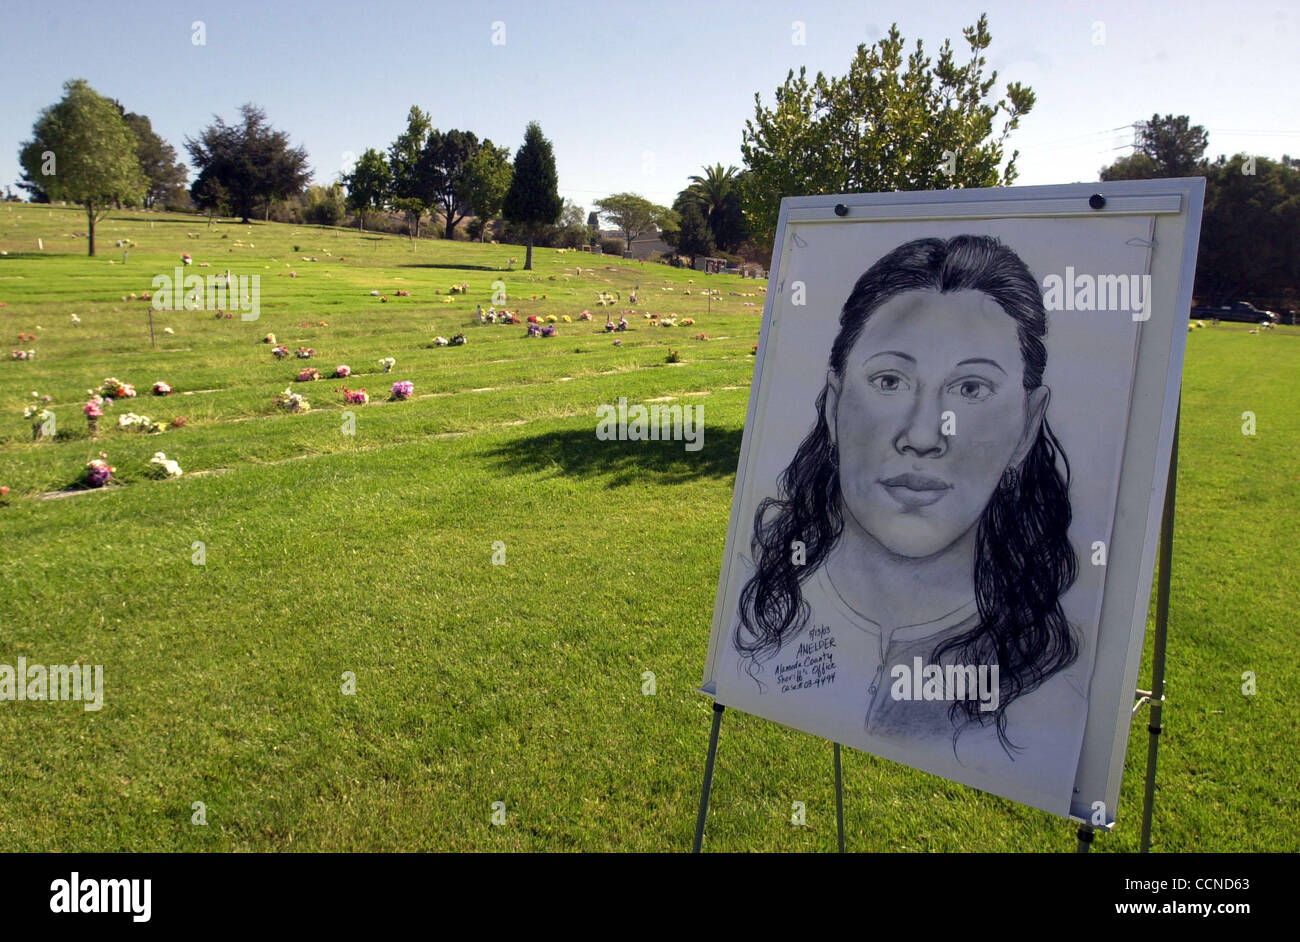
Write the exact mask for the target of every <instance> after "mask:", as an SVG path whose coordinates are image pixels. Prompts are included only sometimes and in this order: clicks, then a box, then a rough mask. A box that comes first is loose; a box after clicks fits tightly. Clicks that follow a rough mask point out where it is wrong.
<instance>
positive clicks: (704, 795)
mask: <svg viewBox="0 0 1300 942" xmlns="http://www.w3.org/2000/svg"><path fill="white" fill-rule="evenodd" d="M725 709H726V707H725V706H723V705H722V704H721V703H718V702H717V701H716V700H715V701H713V729H712V731H711V732H710V733H709V755H708V758H707V759H705V760H704V787H703V788H702V789H701V790H700V814H699V817H697V818H696V819H695V847H694V848H693V849H692V850H691V853H693V854H698V853H699V852H700V846H701V845H702V844H703V843H704V822H705V820H706V819H707V818H708V816H709V792H710V791H712V789H713V760H714V759H715V758H716V757H717V755H718V730H719V729H720V728H721V726H722V712H723V711H724V710H725Z"/></svg>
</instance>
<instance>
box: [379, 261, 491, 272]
mask: <svg viewBox="0 0 1300 942" xmlns="http://www.w3.org/2000/svg"><path fill="white" fill-rule="evenodd" d="M395 267H397V268H446V269H448V270H449V271H501V272H503V271H505V269H504V268H495V267H493V266H491V265H451V264H447V263H442V262H405V263H403V264H401V265H397V266H395Z"/></svg>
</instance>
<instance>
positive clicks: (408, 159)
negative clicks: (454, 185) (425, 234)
mask: <svg viewBox="0 0 1300 942" xmlns="http://www.w3.org/2000/svg"><path fill="white" fill-rule="evenodd" d="M432 131H433V123H432V122H431V121H430V120H429V116H428V115H427V114H425V113H424V112H423V111H421V110H420V109H419V108H417V107H416V106H415V105H412V106H411V110H410V112H409V113H408V114H407V116H406V130H405V131H403V132H402V133H401V134H399V135H398V136H397V140H395V141H393V143H392V144H390V145H388V167H389V170H390V171H391V172H392V175H393V190H392V204H393V208H394V209H396V210H398V211H400V212H402V213H403V214H405V216H406V226H407V232H408V234H409V235H410V236H411V238H413V239H418V238H419V237H420V217H421V216H423V215H424V214H425V213H427V212H428V211H429V208H430V207H431V206H432V205H433V203H434V200H435V199H436V198H437V194H436V193H434V191H433V187H432V186H431V185H430V182H429V179H428V177H427V176H426V175H425V174H424V170H425V167H422V166H421V161H420V158H421V156H422V155H423V154H424V147H425V144H426V143H427V142H428V140H429V135H430V133H432Z"/></svg>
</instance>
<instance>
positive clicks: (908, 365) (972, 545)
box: [730, 234, 1086, 760]
mask: <svg viewBox="0 0 1300 942" xmlns="http://www.w3.org/2000/svg"><path fill="white" fill-rule="evenodd" d="M834 303H838V300H837V301H836V302H834ZM1047 330H1048V322H1047V313H1046V311H1045V309H1044V304H1043V296H1042V290H1041V288H1040V286H1039V284H1038V282H1037V280H1036V279H1035V277H1034V275H1033V274H1032V273H1031V272H1030V270H1029V268H1028V267H1027V266H1026V265H1025V263H1024V262H1023V261H1022V260H1021V258H1020V257H1019V256H1018V255H1017V254H1016V252H1014V251H1012V249H1010V248H1008V247H1007V246H1006V245H1005V244H1003V243H1002V242H1001V241H1000V240H999V239H997V238H995V237H993V236H988V235H970V234H965V235H956V236H954V237H952V238H947V239H941V238H919V239H914V240H912V241H908V242H906V243H904V244H901V245H898V246H897V247H896V248H894V249H893V250H892V251H889V252H888V253H887V254H885V255H884V257H882V258H880V259H879V261H877V262H875V263H874V264H872V265H871V266H870V267H869V268H867V270H866V271H865V272H863V274H862V275H861V276H860V277H859V278H858V279H857V282H856V284H855V285H854V287H853V289H852V291H851V293H850V294H849V295H848V298H847V300H844V301H843V307H842V308H841V309H840V314H839V328H838V331H837V333H836V335H835V339H834V342H833V344H832V346H831V349H830V354H829V359H828V362H827V369H826V373H825V381H824V383H822V384H821V386H820V393H819V394H818V395H817V397H816V401H815V403H809V410H808V418H809V430H808V431H807V433H806V435H805V436H804V437H803V440H802V442H801V443H800V444H799V446H798V448H797V450H795V452H794V454H793V457H792V458H791V459H790V460H789V463H788V465H786V467H785V470H784V472H783V473H782V474H781V475H780V477H779V480H778V484H777V493H776V494H775V495H769V496H767V497H765V498H764V499H763V500H762V501H761V502H759V503H758V505H757V511H756V513H755V515H754V521H753V530H752V536H751V539H750V544H749V549H750V552H749V558H748V560H747V565H748V567H749V568H748V573H747V578H746V580H745V581H744V584H743V588H742V589H741V591H740V596H739V604H738V610H737V611H736V612H735V618H734V622H733V625H734V628H733V630H732V632H731V639H730V640H731V646H732V648H733V649H734V651H735V653H736V655H737V656H738V665H739V668H740V669H741V670H743V672H744V673H745V674H747V675H748V677H749V678H750V679H752V681H753V683H754V684H757V685H758V687H759V689H761V690H762V691H764V693H765V696H774V697H808V698H815V697H817V696H818V695H820V693H821V692H822V691H830V690H831V689H832V688H833V689H834V691H835V692H834V694H830V693H828V696H833V697H834V701H833V702H834V703H836V704H840V705H841V709H843V708H844V707H843V704H845V703H852V704H854V709H855V710H858V711H859V712H860V713H861V714H862V715H860V716H858V717H856V719H857V721H858V722H859V723H861V724H862V726H861V728H862V729H864V730H865V734H867V735H869V736H873V737H881V738H885V739H891V738H892V739H895V740H908V741H911V740H918V739H920V740H930V741H932V742H940V741H942V742H944V743H946V744H947V745H948V748H950V749H951V750H953V751H955V750H956V747H957V742H958V740H959V739H960V738H961V737H962V736H963V735H964V734H965V733H966V732H967V731H968V730H973V729H978V730H982V731H983V733H984V734H985V735H987V736H991V737H993V739H992V741H994V742H995V743H996V745H997V746H1000V747H1001V751H1002V752H1004V753H1005V756H1006V758H1007V759H1008V760H1014V759H1015V758H1016V757H1017V755H1018V753H1019V751H1020V750H1021V749H1022V748H1023V744H1022V743H1020V742H1018V739H1017V735H1016V734H1017V729H1016V726H1015V724H1013V723H1011V722H1010V719H1011V717H1013V716H1015V715H1017V710H1016V706H1017V704H1018V703H1019V704H1021V711H1020V715H1025V714H1024V703H1025V702H1026V701H1028V700H1030V698H1033V697H1034V695H1035V694H1036V693H1038V692H1041V691H1043V690H1044V688H1046V687H1049V686H1051V685H1052V684H1053V683H1054V678H1057V682H1058V683H1059V681H1060V680H1063V679H1064V678H1058V675H1060V674H1062V672H1065V671H1067V669H1068V668H1070V666H1071V665H1073V664H1074V663H1075V662H1076V660H1077V659H1078V658H1079V653H1080V640H1079V637H1078V635H1077V632H1076V629H1075V628H1074V627H1072V625H1071V624H1070V623H1069V621H1068V620H1067V618H1066V616H1065V614H1064V612H1063V610H1062V606H1061V601H1060V600H1061V596H1062V595H1063V594H1064V593H1066V591H1067V590H1068V589H1069V588H1070V587H1071V585H1072V584H1073V583H1074V582H1075V579H1076V577H1077V575H1078V561H1077V559H1076V554H1075V551H1074V549H1073V548H1072V546H1071V543H1070V540H1069V538H1068V536H1067V530H1068V528H1069V526H1070V521H1071V507H1070V464H1069V461H1068V459H1067V457H1066V455H1065V452H1064V450H1063V448H1062V446H1061V443H1060V441H1059V440H1058V439H1057V437H1056V435H1055V434H1054V433H1053V430H1052V425H1051V422H1050V416H1051V413H1052V408H1051V399H1052V394H1051V390H1050V389H1049V388H1048V387H1047V386H1046V385H1044V383H1043V376H1044V370H1045V368H1046V365H1047V347H1046V342H1045V340H1046V336H1047ZM782 460H784V459H782ZM846 688H848V689H849V690H851V691H853V693H854V696H852V697H847V696H845V694H846V693H847V692H848V691H846ZM1085 689H1086V688H1085ZM1085 697H1086V695H1085V694H1084V693H1083V692H1082V691H1080V690H1079V689H1078V685H1077V684H1076V685H1075V688H1074V692H1073V693H1068V696H1067V699H1071V698H1072V702H1078V701H1080V700H1081V699H1083V698H1085ZM827 702H828V703H830V702H832V701H830V700H828V701H827ZM1043 702H1044V703H1056V702H1060V701H1058V700H1054V699H1052V698H1050V697H1048V698H1046V699H1044V700H1043Z"/></svg>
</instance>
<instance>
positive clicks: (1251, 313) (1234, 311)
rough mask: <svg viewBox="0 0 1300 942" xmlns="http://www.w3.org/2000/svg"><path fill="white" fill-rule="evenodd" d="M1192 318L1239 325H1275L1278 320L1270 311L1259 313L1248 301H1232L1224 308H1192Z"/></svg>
mask: <svg viewBox="0 0 1300 942" xmlns="http://www.w3.org/2000/svg"><path fill="white" fill-rule="evenodd" d="M1192 317H1201V318H1207V317H1213V318H1218V319H1219V320H1221V321H1236V322H1237V323H1241V324H1276V323H1277V319H1278V318H1277V315H1276V314H1274V313H1273V312H1272V311H1261V310H1260V309H1259V308H1257V307H1255V305H1253V304H1251V303H1250V302H1249V301H1233V302H1232V303H1231V304H1229V305H1227V306H1225V307H1194V308H1192Z"/></svg>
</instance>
